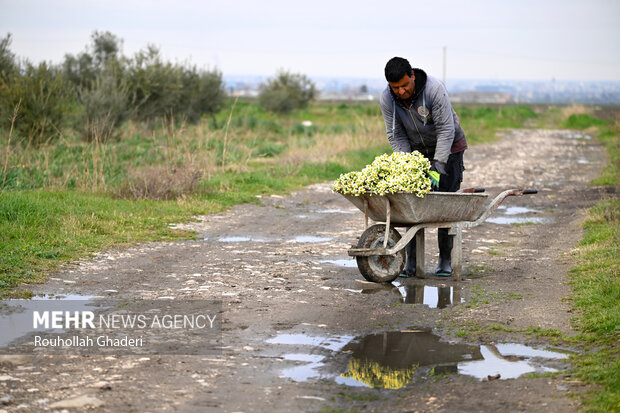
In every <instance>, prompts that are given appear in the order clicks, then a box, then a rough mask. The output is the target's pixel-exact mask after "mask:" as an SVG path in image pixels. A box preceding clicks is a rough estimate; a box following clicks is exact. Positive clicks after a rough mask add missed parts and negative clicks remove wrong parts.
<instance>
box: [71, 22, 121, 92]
mask: <svg viewBox="0 0 620 413" xmlns="http://www.w3.org/2000/svg"><path fill="white" fill-rule="evenodd" d="M119 44H120V39H119V38H118V37H116V36H115V35H113V34H112V33H110V32H104V33H101V32H98V31H94V32H93V34H92V35H91V45H90V47H89V46H87V47H86V50H85V51H83V52H81V53H80V54H78V55H77V56H73V55H70V54H67V55H65V61H64V62H63V71H64V74H65V77H66V79H67V80H68V81H69V82H71V83H72V84H73V85H75V86H76V87H79V88H91V87H94V85H95V81H96V80H97V77H98V76H100V75H102V74H103V72H105V71H108V70H109V69H110V68H112V67H113V68H116V69H121V67H122V63H121V62H120V60H119V56H118V52H119V50H120V46H119Z"/></svg>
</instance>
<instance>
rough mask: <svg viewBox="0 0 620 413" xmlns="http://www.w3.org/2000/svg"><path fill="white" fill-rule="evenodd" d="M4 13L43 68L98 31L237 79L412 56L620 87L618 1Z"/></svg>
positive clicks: (56, 7) (440, 0)
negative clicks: (394, 8)
mask: <svg viewBox="0 0 620 413" xmlns="http://www.w3.org/2000/svg"><path fill="white" fill-rule="evenodd" d="M0 6H2V9H3V13H2V15H1V16H0V26H2V27H3V35H4V34H5V33H12V34H13V43H12V47H11V50H12V51H13V52H14V53H15V54H16V55H17V56H19V57H21V58H27V59H29V60H31V61H33V62H41V61H49V62H52V63H55V64H57V63H59V62H61V61H62V60H63V58H64V55H65V54H77V53H80V52H81V51H83V50H84V48H85V47H86V46H87V45H88V44H89V43H90V36H91V34H92V32H93V31H95V30H99V31H103V32H105V31H109V32H111V33H112V34H114V35H116V36H118V37H119V38H120V39H123V43H122V49H121V50H122V51H123V54H124V55H127V56H132V55H133V54H134V53H135V52H137V51H139V50H142V49H144V48H146V46H147V45H148V44H153V45H155V46H157V47H158V48H159V49H160V51H161V54H162V57H163V58H164V59H165V60H167V61H172V62H188V63H190V64H193V65H196V66H197V67H199V68H217V69H218V70H219V71H221V72H222V73H226V74H227V75H230V76H235V75H244V73H248V72H253V73H258V74H259V75H260V76H272V75H274V74H275V73H276V71H277V70H278V69H284V70H287V71H290V72H293V73H302V74H305V75H307V76H309V77H313V78H316V77H342V76H349V75H350V74H352V73H355V74H356V75H357V76H360V77H363V78H375V77H379V76H377V75H381V74H382V73H383V67H384V65H385V62H387V60H388V59H389V58H391V57H393V56H403V57H406V58H407V59H408V60H409V61H410V62H411V63H412V65H413V66H414V67H419V68H422V69H424V70H425V71H426V72H427V73H429V74H431V75H433V76H435V77H438V78H444V76H443V73H444V61H445V62H446V63H445V64H446V68H445V70H446V76H445V77H446V78H447V79H448V80H451V79H479V78H483V79H497V80H500V79H501V80H509V79H518V80H521V81H535V80H541V81H551V80H552V79H555V80H556V81H580V80H582V79H588V80H591V81H597V82H598V81H602V82H606V81H610V82H616V81H620V47H619V46H620V25H619V24H618V16H620V2H614V1H609V0H592V1H590V2H587V3H586V2H582V1H578V0H523V1H521V2H519V3H518V4H515V3H504V2H497V1H494V0H472V1H471V2H468V3H463V2H460V1H456V0H436V1H434V2H432V4H431V3H428V2H418V3H416V4H412V6H411V8H406V10H404V12H402V13H400V14H398V13H397V14H394V13H390V12H389V9H386V7H385V5H381V4H376V2H372V1H370V0H358V1H355V2H350V1H343V2H333V1H329V0H315V1H314V2H312V3H311V4H307V3H291V2H287V1H284V0H265V1H264V2H261V3H255V2H252V1H250V0H238V1H237V2H234V3H223V2H203V1H196V0H177V1H176V2H175V3H174V6H173V7H171V4H170V2H167V1H162V0H150V1H146V0H134V1H129V2H128V1H120V0H107V1H103V0H93V1H89V2H83V1H80V0H56V1H54V2H50V1H45V0H20V1H17V2H15V1H11V0H0ZM418 16H419V17H418ZM399 39H402V40H399ZM444 52H445V55H444ZM444 56H446V58H445V59H444Z"/></svg>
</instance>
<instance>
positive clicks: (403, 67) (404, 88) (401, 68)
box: [385, 57, 415, 99]
mask: <svg viewBox="0 0 620 413" xmlns="http://www.w3.org/2000/svg"><path fill="white" fill-rule="evenodd" d="M385 79H386V80H387V81H388V84H389V85H390V88H392V91H393V92H394V94H395V95H396V96H398V97H399V98H401V99H408V98H410V97H411V96H413V92H414V91H415V75H414V74H413V69H412V68H411V65H410V64H409V62H408V61H407V59H403V58H402V57H393V58H391V59H390V60H389V61H388V62H387V64H386V65H385Z"/></svg>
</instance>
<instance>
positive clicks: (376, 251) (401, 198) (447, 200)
mask: <svg viewBox="0 0 620 413" xmlns="http://www.w3.org/2000/svg"><path fill="white" fill-rule="evenodd" d="M535 193H538V191H537V190H536V189H509V190H506V191H503V192H502V193H500V194H499V195H497V196H496V197H495V198H494V199H493V200H492V201H491V202H489V195H488V194H486V193H484V188H468V189H464V190H461V191H459V192H429V193H428V194H426V195H425V196H424V197H423V198H419V197H417V196H416V195H415V194H412V193H394V194H386V195H372V194H363V195H345V194H341V195H343V196H344V197H345V198H346V199H348V200H349V201H350V202H351V203H352V204H353V205H355V206H356V207H357V208H359V209H360V210H361V211H362V212H363V213H364V222H365V228H366V229H365V231H364V232H363V233H362V235H361V236H360V239H359V242H358V244H357V248H351V249H349V250H348V254H349V256H352V257H356V260H357V268H358V269H359V271H360V273H361V274H362V275H363V276H364V278H365V279H367V280H368V281H372V282H377V283H385V282H391V281H393V280H394V279H395V278H396V277H398V275H399V274H400V273H401V272H402V270H403V268H404V266H405V262H406V253H405V247H406V246H407V244H408V243H409V241H411V240H412V239H413V237H416V252H415V254H416V276H417V277H419V278H424V230H425V229H426V228H450V230H449V232H448V233H449V235H450V236H451V237H453V238H452V239H453V242H452V253H451V258H452V276H453V278H454V280H457V281H460V280H461V278H462V272H463V271H462V264H461V258H462V230H463V228H472V227H475V226H477V225H480V224H481V223H482V222H484V221H485V220H486V219H487V218H488V217H489V215H491V213H492V212H493V211H494V210H495V209H496V208H497V207H498V206H499V205H500V204H501V203H502V201H503V200H504V199H506V198H507V197H509V196H521V195H526V194H535ZM369 218H370V219H372V220H373V221H375V222H379V224H375V225H372V226H368V219H369ZM395 227H406V228H408V229H407V230H406V232H405V234H404V235H403V236H402V237H401V235H400V234H399V233H398V231H397V230H396V228H395ZM386 233H387V234H388V235H387V236H385V234H386Z"/></svg>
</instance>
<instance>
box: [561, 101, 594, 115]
mask: <svg viewBox="0 0 620 413" xmlns="http://www.w3.org/2000/svg"><path fill="white" fill-rule="evenodd" d="M591 112H592V109H591V108H588V107H586V106H584V105H577V104H572V105H570V106H566V107H565V108H563V109H562V116H563V117H564V118H565V119H568V117H569V116H570V115H587V114H590V113H591Z"/></svg>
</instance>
